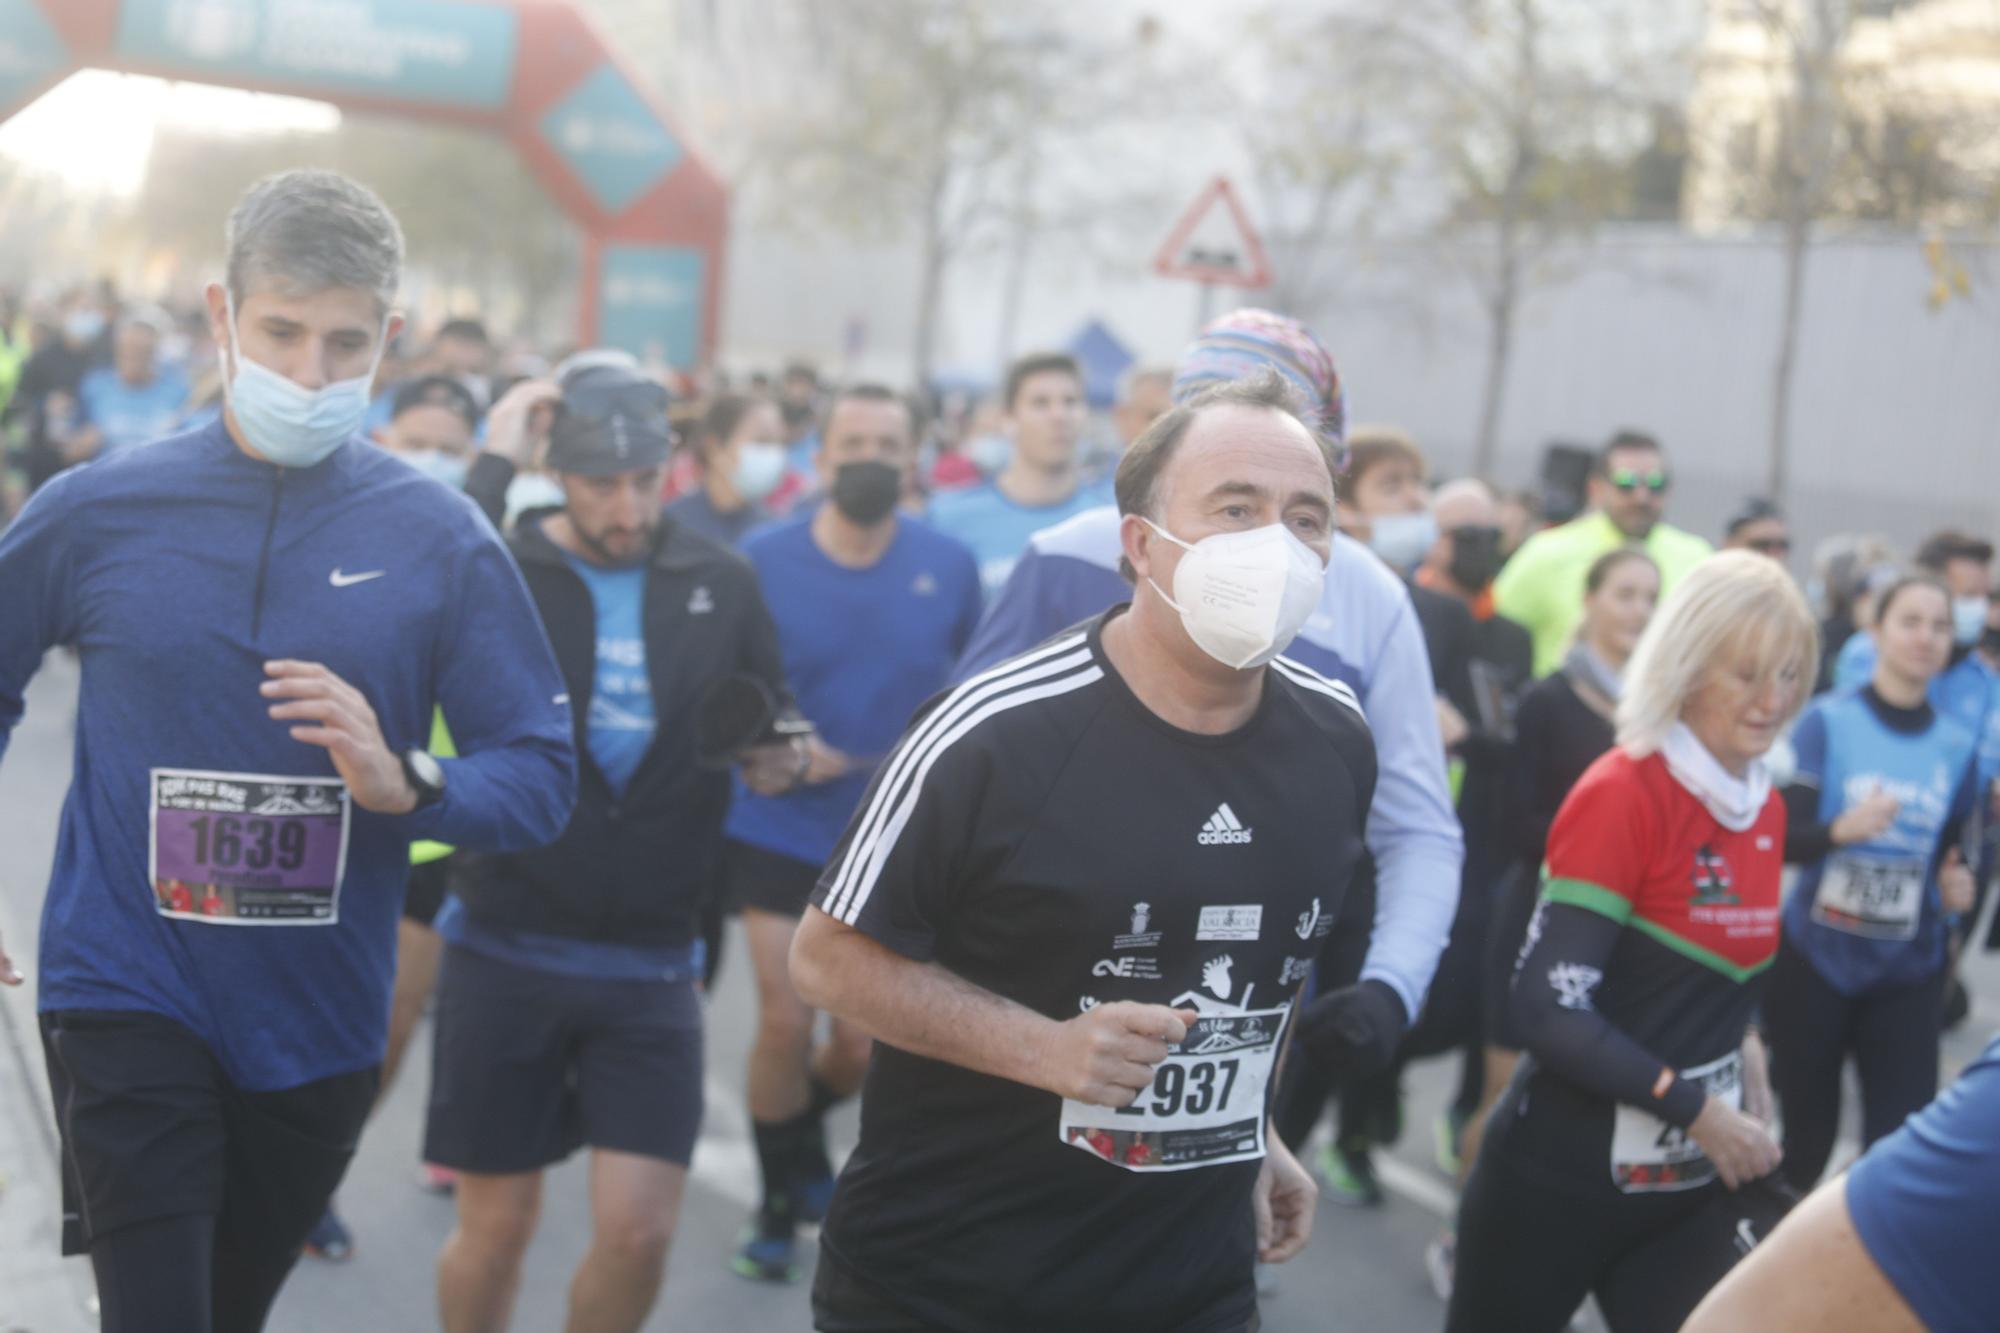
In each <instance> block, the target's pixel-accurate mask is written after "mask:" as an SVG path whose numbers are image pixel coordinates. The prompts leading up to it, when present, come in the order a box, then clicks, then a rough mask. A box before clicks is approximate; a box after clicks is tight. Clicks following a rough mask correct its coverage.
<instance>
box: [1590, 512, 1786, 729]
mask: <svg viewBox="0 0 2000 1333" xmlns="http://www.w3.org/2000/svg"><path fill="white" fill-rule="evenodd" d="M1746 666H1747V667H1748V668H1749V669H1750V670H1751V672H1752V673H1753V674H1754V676H1755V678H1756V679H1757V680H1758V681H1759V682H1764V681H1767V680H1769V679H1771V678H1772V677H1774V676H1776V677H1780V678H1783V679H1787V680H1789V681H1790V682H1792V683H1793V684H1794V686H1795V688H1794V689H1793V691H1792V696H1791V704H1790V709H1789V711H1788V712H1787V713H1786V714H1785V716H1784V718H1783V719H1781V725H1782V724H1789V723H1790V722H1791V720H1792V719H1793V718H1794V717H1797V716H1798V714H1799V710H1800V709H1802V708H1804V707H1805V705H1806V700H1807V697H1808V696H1809V695H1810V694H1811V693H1812V682H1813V678H1814V677H1815V676H1817V675H1818V673H1819V622H1818V621H1816V620H1814V619H1813V614H1812V609H1811V608H1810V607H1808V606H1807V605H1806V599H1805V597H1804V596H1803V595H1801V594H1800V592H1799V589H1798V585H1797V584H1795V583H1793V582H1792V578H1791V575H1789V574H1787V573H1786V572H1785V569H1784V566H1782V565H1780V564H1779V563H1778V562H1777V561H1775V560H1772V559H1771V558H1769V557H1768V556H1761V555H1757V554H1754V553H1753V552H1750V551H1723V552H1721V553H1720V554H1717V555H1712V556H1710V557H1708V559H1706V560H1704V561H1702V562H1701V563H1700V564H1698V565H1696V566H1695V567H1694V569H1693V570H1691V571H1690V572H1689V573H1688V575H1687V576H1686V577H1685V578H1683V579H1682V580H1681V581H1680V582H1679V583H1678V584H1676V585H1675V586H1674V590H1673V591H1672V592H1671V593H1669V594H1668V595H1667V600H1666V601H1665V603H1663V604H1662V605H1661V607H1660V609H1659V610H1658V611H1657V612H1656V613H1655V614H1654V616H1653V618H1652V620H1651V621H1650V622H1649V623H1648V624H1647V626H1646V632H1645V633H1644V634H1642V635H1640V636H1639V643H1638V646H1637V647H1636V648H1634V649H1633V650H1632V660H1631V661H1630V662H1628V663H1627V664H1626V666H1625V691H1624V693H1623V694H1622V695H1620V696H1619V699H1618V744H1619V747H1620V748H1621V749H1623V750H1624V751H1625V752H1626V753H1627V754H1629V755H1631V756H1632V757H1633V758H1634V759H1644V758H1645V757H1646V756H1647V755H1649V754H1652V753H1653V752H1654V751H1655V750H1657V749H1659V748H1660V747H1661V746H1662V745H1663V744H1665V743H1666V739H1667V733H1668V732H1670V731H1672V730H1673V728H1674V723H1676V722H1678V721H1680V720H1681V712H1682V710H1683V709H1685V708H1686V707H1687V702H1688V700H1689V698H1691V697H1692V696H1693V695H1694V694H1695V692H1696V691H1697V690H1699V689H1701V688H1702V687H1703V686H1704V685H1706V684H1708V683H1709V681H1710V680H1712V679H1714V678H1715V677H1716V676H1717V675H1719V674H1720V673H1723V672H1726V671H1730V670H1732V669H1738V668H1742V667H1746Z"/></svg>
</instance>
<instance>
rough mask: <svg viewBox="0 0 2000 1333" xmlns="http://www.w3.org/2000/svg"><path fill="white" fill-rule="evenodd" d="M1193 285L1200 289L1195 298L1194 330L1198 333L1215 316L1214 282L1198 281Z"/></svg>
mask: <svg viewBox="0 0 2000 1333" xmlns="http://www.w3.org/2000/svg"><path fill="white" fill-rule="evenodd" d="M1195 286H1197V287H1199V288H1200V289H1201V294H1200V295H1199V296H1197V297H1196V298H1195V307H1194V331H1195V332H1196V333H1200V332H1201V331H1202V330H1203V329H1205V328H1207V327H1208V324H1209V321H1210V320H1212V319H1214V318H1215V284H1214V283H1212V282H1199V283H1196V284H1195Z"/></svg>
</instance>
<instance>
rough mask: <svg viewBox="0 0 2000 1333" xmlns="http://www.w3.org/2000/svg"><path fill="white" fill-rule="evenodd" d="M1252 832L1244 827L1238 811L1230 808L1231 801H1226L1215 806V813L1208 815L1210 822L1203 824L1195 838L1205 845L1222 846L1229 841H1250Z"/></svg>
mask: <svg viewBox="0 0 2000 1333" xmlns="http://www.w3.org/2000/svg"><path fill="white" fill-rule="evenodd" d="M1250 833H1251V830H1249V829H1247V828H1244V827H1243V825H1242V823H1241V821H1239V820H1238V819H1237V818H1236V812H1235V811H1234V810H1231V809H1230V808H1229V802H1227V801H1224V802H1223V803H1222V804H1221V805H1218V806H1216V807H1215V813H1214V814H1212V815H1210V816H1209V817H1208V822H1207V823H1206V824H1203V825H1202V826H1201V832H1200V833H1198V834H1196V835H1195V839H1194V840H1195V841H1196V842H1197V843H1199V844H1201V845H1202V846H1203V847H1222V846H1226V845H1227V844H1229V843H1236V842H1248V841H1250Z"/></svg>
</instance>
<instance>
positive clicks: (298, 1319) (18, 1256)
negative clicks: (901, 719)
mask: <svg viewBox="0 0 2000 1333" xmlns="http://www.w3.org/2000/svg"><path fill="white" fill-rule="evenodd" d="M75 682H76V672H75V668H74V666H73V665H72V664H71V663H70V662H69V661H68V660H67V659H65V658H63V657H60V656H55V657H52V658H51V659H50V661H49V662H48V664H47V665H46V666H45V667H44V669H43V671H42V673H41V675H40V676H39V677H38V678H37V680H36V682H35V684H34V686H33V687H32V689H31V690H30V694H29V709H28V717H27V720H26V721H25V722H24V723H23V725H22V726H21V728H20V729H19V730H18V731H17V732H16V734H15V736H14V739H13V743H12V745H11V747H10V749H9V750H8V752H7V754H6V757H5V761H4V763H0V935H4V938H5V939H6V941H7V943H8V946H9V949H10V951H11V952H12V953H13V954H14V956H15V957H16V959H17V960H23V963H24V968H25V969H26V970H28V971H30V973H32V971H33V969H32V967H30V966H27V960H32V959H33V957H34V948H33V940H34V933H35V918H36V915H37V913H38V910H39V906H40V901H41V895H42V889H43V886H44V884H45V883H46V880H47V873H48V865H49V861H50V858H51V855H52V853H53V848H54V839H55V828H56V815H57V812H58V810H59V807H60V804H61V799H62V793H63V791H64V789H65V787H66V786H67V783H68V780H69V763H70V760H69V755H70V745H71V739H70V735H71V732H70V727H71V717H72V714H73V710H74V696H75ZM745 961H746V960H745V957H744V954H743V952H742V948H741V943H740V940H732V941H731V942H730V944H729V945H728V946H727V953H726V961H725V963H724V967H723V976H722V982H721V984H720V986H719V987H718V989H717V992H716V994H715V996H714V997H713V1000H712V1002H711V1004H710V1007H709V1026H708V1055H709V1059H708V1078H707V1091H708V1104H707V1117H706V1120H705V1123H704V1127H703V1134H702V1139H701V1142H700V1145H699V1146H698V1148H697V1149H696V1153H695V1165H694V1173H693V1180H692V1181H691V1183H690V1187H689V1190H688V1193H687V1197H686V1202H685V1205H684V1207H683V1210H682V1214H681V1219H680V1226H679V1230H678V1233H677V1236H676V1238H675V1242H674V1250H673V1256H672V1259H671V1262H670V1266H669V1272H668V1276H667V1283H666V1290H665V1293H664V1295H663V1297H662V1299H661V1301H660V1304H659V1307H658V1308H657V1310H656V1311H655V1313H654V1315H653V1318H652V1319H651V1320H650V1321H649V1322H648V1323H647V1325H646V1327H647V1328H648V1329H649V1330H660V1329H668V1328H682V1329H686V1328H699V1329H732V1330H734V1329H744V1330H765V1329H772V1330H778V1329H807V1328H809V1327H810V1319H809V1314H808V1307H807V1300H806V1284H805V1283H803V1282H802V1283H801V1284H800V1285H799V1286H796V1287H766V1286H759V1285H755V1284H751V1283H748V1282H745V1281H743V1280H742V1279H740V1278H737V1277H736V1276H735V1275H734V1274H732V1273H731V1272H730V1271H729V1268H728V1259H729V1255H730V1253H731V1251H732V1249H733V1247H734V1245H735V1242H736V1238H737V1232H738V1229H739V1228H740V1227H741V1225H742V1223H743V1221H744V1219H745V1216H746V1214H747V1211H748V1208H749V1205H750V1203H751V1201H752V1198H753V1195H754V1191H755V1187H756V1169H755V1158H754V1155H753V1153H752V1151H751V1147H750V1142H749V1134H748V1126H747V1124H746V1122H745V1117H744V1113H743V1110H742V1087H743V1066H744V1057H745V1054H746V1051H747V1047H748V1042H749V1037H750V1032H751V1018H752V1014H751V1009H750V1004H751V991H750V984H749V977H748V975H747V972H746V970H745V966H744V965H745ZM1971 974H1972V977H1973V985H1974V989H1975V993H1977V994H1982V995H1984V996H1988V997H1993V998H1995V999H2000V964H1996V963H1995V962H1994V961H1993V960H1992V959H1991V958H1990V957H1989V958H1984V959H1981V960H1978V961H1977V962H1976V963H1975V964H1974V965H1973V966H1972V969H1971ZM31 989H32V986H30V987H24V988H22V989H21V990H18V991H10V992H8V993H7V994H6V995H4V996H0V1333H16V1331H22V1333H71V1331H72V1330H79V1331H80V1330H88V1329H91V1328H94V1327H95V1320H94V1319H93V1318H92V1315H91V1304H90V1303H91V1299H92V1295H91V1281H90V1274H89V1270H88V1267H87V1265H85V1264H84V1263H82V1262H81V1261H77V1260H67V1261H66V1260H62V1259H60V1258H58V1257H57V1255H56V1239H55V1237H56V1213H57V1211H58V1210H57V1206H56V1192H55V1158H54V1136H53V1130H52V1126H51V1125H50V1121H49V1114H48V1099H47V1090H46V1084H45V1082H44V1080H43V1074H42V1069H41V1058H40V1051H39V1042H38V1039H37V1038H36V1036H35V1028H34V1020H33V1001H32V996H31V995H30V994H29V992H30V991H31ZM1996 1029H2000V1010H1996V1009H1995V1008H1994V1007H1992V1006H1991V1004H1990V1003H1989V1004H1982V1006H1981V1007H1980V1008H1979V1009H1978V1010H1977V1011H1976V1013H1975V1017H1974V1021H1973V1022H1971V1023H1969V1024H1967V1025H1966V1027H1965V1028H1963V1029H1961V1030H1960V1031H1959V1032H1958V1033H1956V1034H1954V1035H1953V1036H1952V1037H1950V1038H1949V1039H1948V1040H1947V1047H1946V1057H1947V1066H1948V1071H1947V1072H1950V1071H1951V1070H1954V1069H1956V1068H1957V1067H1958V1066H1959V1065H1961V1064H1963V1063H1964V1062H1965V1061H1967V1060H1969V1059H1970V1058H1972V1056H1973V1055H1975V1054H1976V1053H1977V1052H1978V1050H1979V1048H1980V1047H1981V1045H1983V1042H1984V1039H1985V1038H1986V1037H1987V1036H1988V1035H1990V1034H1991V1033H1992V1032H1994V1031H1995V1030H1996ZM428 1035H429V1034H428V1029H427V1026H426V1028H425V1029H424V1030H420V1032H419V1034H418V1038H417V1043H416V1045H415V1047H414V1048H413V1050H412V1053H411V1056H410V1060H409V1062H408V1064H407V1066H406V1068H405V1070H404V1072H403V1075H402V1077H401V1079H400V1080H399V1081H398V1083H397V1085H396V1087H395V1088H394V1089H393V1090H392V1091H391V1094H390V1096H389V1098H388V1100H387V1101H386V1102H385V1103H384V1105H383V1107H382V1109H381V1111H380V1113H379V1114H378V1116H377V1117H376V1119H375V1121H374V1123H373V1124H371V1125H370V1127H369V1130H368V1134H367V1137H366V1139H365V1140H364V1142H363V1145H362V1150H361V1153H360V1155H359V1156H358V1157H357V1159H356V1161H355V1163H354V1167H353V1169H352V1171H351V1172H350V1173H349V1176H348V1180H347V1183H346V1184H345V1185H344V1186H343V1187H342V1190H341V1193H340V1205H341V1211H342V1213H343V1215H344V1216H345V1217H346V1219H347V1221H348V1223H349V1225H350V1226H351V1227H352V1228H353V1230H354V1232H355V1236H356V1240H357V1247H358V1248H357V1253H356V1255H355V1257H354V1258H353V1260H352V1261H351V1262H349V1263H346V1264H341V1265H333V1264H325V1263H321V1262H318V1261H315V1260H310V1259H308V1260H306V1261H304V1262H302V1263H301V1265H300V1266H299V1269H298V1270H297V1272H296V1273H295V1274H294V1276H293V1278H292V1280H291V1282H290V1284H289V1286H288V1287H287V1288H286V1290H285V1292H284V1294H283V1296H282V1297H281V1298H280V1300H279V1304H278V1307H277V1310H276V1312H275V1314H274V1316H273V1318H272V1321H271V1325H270V1326H271V1328H272V1329H273V1330H274V1333H293V1331H297V1333H336V1331H337V1333H350V1330H353V1329H357V1328H372V1329H382V1330H388V1331H390V1333H400V1331H401V1330H411V1331H412V1333H417V1331H420V1330H426V1329H434V1328H436V1327H437V1322H436V1314H435V1308H436V1307H435V1297H434V1287H433V1278H434V1265H435V1260H436V1256H437V1252H438V1248H439V1246H440V1245H441V1244H442V1242H443V1240H444V1238H445V1235H446V1234H447V1232H448V1231H449V1230H450V1228H451V1219H452V1205H451V1203H450V1201H449V1200H448V1199H440V1198H436V1197H433V1196H431V1195H427V1194H425V1193H423V1192H421V1191H420V1190H419V1189H418V1188H417V1185H416V1173H417V1166H418V1160H417V1159H418V1151H419V1144H420V1141H421V1138H422V1120H423V1102H424V1097H425V1092H426V1087H427V1083H428V1064H429V1060H428ZM1455 1077H1456V1062H1455V1061H1438V1062H1432V1063H1430V1064H1428V1065H1424V1066H1420V1067H1418V1068H1417V1069H1415V1070H1413V1071H1411V1074H1410V1077H1409V1080H1408V1097H1409V1102H1408V1114H1407V1123H1408V1126H1409V1128H1408V1131H1407V1132H1406V1134H1405V1136H1404V1141H1403V1142H1402V1143H1401V1144H1400V1145H1399V1146H1398V1148H1397V1150H1396V1152H1395V1154H1394V1155H1393V1156H1392V1157H1391V1158H1390V1159H1388V1160H1387V1161H1385V1162H1384V1164H1383V1175H1384V1179H1385V1182H1386V1183H1387V1184H1389V1185H1390V1187H1391V1197H1390V1198H1389V1200H1388V1202H1387V1203H1386V1204H1385V1205H1383V1206H1382V1207H1381V1208H1378V1209H1367V1210H1352V1209H1347V1208H1343V1207H1341V1206H1339V1205H1337V1204H1334V1203H1331V1202H1328V1201H1325V1200H1324V1199H1323V1200H1322V1203H1321V1206H1320V1212H1319V1217H1318V1219H1317V1222H1316V1225H1315V1230H1314V1236H1313V1242H1312V1245H1311V1248H1310V1249H1308V1250H1307V1252H1306V1253H1305V1254H1304V1255H1303V1256H1301V1258H1300V1259H1298V1260H1296V1261H1294V1262H1293V1263H1292V1264H1290V1265H1288V1266H1286V1267H1285V1268H1283V1269H1280V1270H1277V1289H1276V1291H1275V1292H1273V1293H1272V1294H1270V1295H1268V1296H1267V1297H1266V1298H1265V1300H1264V1303H1263V1312H1264V1328H1265V1329H1266V1330H1267V1331H1268V1333H1307V1331H1308V1330H1311V1331H1312V1333H1327V1331H1328V1330H1367V1331H1368V1333H1388V1331H1392V1330H1431V1329H1436V1328H1438V1327H1439V1326H1440V1324H1441V1322H1442V1317H1443V1307H1442V1306H1441V1305H1440V1304H1439V1303H1438V1301H1437V1299H1436V1298H1435V1297H1434V1296H1433V1295H1432V1294H1431V1290H1430V1286H1429V1282H1428V1279H1427V1278H1426V1276H1425V1273H1424V1265H1423V1249H1424V1245H1425V1243H1426V1241H1428V1240H1429V1239H1430V1238H1431V1237H1432V1236H1433V1235H1435V1234H1436V1232H1437V1229H1438V1227H1439V1225H1440V1221H1441V1218H1442V1216H1443V1214H1444V1213H1445V1212H1447V1211H1448V1210H1449V1208H1450V1206H1451V1197H1452V1196H1451V1187H1450V1182H1449V1180H1448V1178H1447V1177H1446V1176H1444V1175H1443V1174H1442V1173H1441V1172H1440V1171H1439V1170H1438V1168H1437V1167H1436V1165H1435V1164H1434V1163H1433V1162H1432V1161H1431V1160H1430V1154H1431V1142H1432V1139H1431V1125H1432V1122H1433V1118H1434V1116H1435V1114H1436V1112H1437V1110H1438V1108H1439V1107H1440V1106H1441V1105H1442V1104H1443V1102H1444V1101H1445V1099H1446V1098H1447V1097H1448V1096H1449V1095H1450V1092H1451V1085H1452V1080H1453V1079H1455ZM1851 1119H1852V1117H1851V1116H1850V1120H1851ZM855 1124H856V1122H855V1116H854V1112H853V1110H852V1109H851V1108H847V1109H844V1110H843V1111H842V1112H839V1113H837V1114H836V1116H835V1119H834V1122H833V1127H834V1132H835V1137H836V1142H837V1144H839V1145H841V1146H843V1147H844V1146H845V1145H848V1144H851V1143H852V1141H853V1135H854V1132H855ZM1846 1151H1851V1149H1847V1150H1846ZM588 1238H589V1213H588V1200H587V1195H586V1178H585V1175H584V1173H583V1171H582V1170H581V1169H580V1167H579V1164H578V1163H577V1162H575V1161H572V1162H571V1163H570V1164H568V1165H567V1166H565V1167H564V1168H561V1169H559V1170H557V1171H555V1172H553V1173H552V1174H551V1178H550V1181H549V1187H548V1190H547V1193H546V1197H545V1202H544V1208H543V1214H542V1221H541V1228H540V1231H539V1233H538V1235H537V1237H536V1240H535V1244H534V1246H533V1248H532V1250H531V1251H530V1254H529V1258H528V1263H527V1271H526V1273H525V1275H524V1278H523V1282H522V1287H521V1298H520V1304H519V1307H518V1310H517V1314H516V1318H515V1321H514V1326H515V1327H516V1328H518V1329H522V1330H542V1329H555V1328H560V1327H561V1325H562V1319H563V1310H564V1301H565V1295H566V1291H567V1288H568V1285H569V1279H570V1275H571V1273H572V1272H573V1271H574V1269H575V1265H576V1263H577V1261H578V1260H579V1259H580V1258H581V1256H582V1254H583V1252H584V1249H585V1246H586V1244H587V1242H588ZM811 1248H812V1247H811V1246H807V1247H805V1254H806V1256H807V1257H808V1258H809V1257H810V1254H811ZM808 1280H809V1279H808Z"/></svg>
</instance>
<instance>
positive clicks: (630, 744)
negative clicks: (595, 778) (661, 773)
mask: <svg viewBox="0 0 2000 1333" xmlns="http://www.w3.org/2000/svg"><path fill="white" fill-rule="evenodd" d="M566 558H567V559H568V560H569V567H570V568H571V569H574V570H575V571H576V573H577V577H578V578H580V579H582V580H583V586H584V587H586V588H588V589H590V600H591V603H592V604H593V605H594V606H596V608H597V675H596V678H595V680H594V682H593V683H592V685H591V693H590V715H589V716H588V717H587V718H585V719H584V729H585V732H586V734H587V736H588V737H589V741H590V757H591V759H592V760H593V761H594V762H595V763H596V764H597V767H598V770H599V771H600V772H602V773H603V774H604V780H605V781H606V782H608V783H610V784H611V791H612V794H613V795H616V796H623V795H624V794H625V788H626V786H627V785H628V784H629V783H630V782H631V781H632V775H633V774H634V773H636V772H638V771H639V761H640V760H641V759H644V758H645V757H646V751H647V750H648V749H650V748H651V747H652V744H653V728H654V715H653V681H652V677H651V676H649V675H648V674H647V673H646V637H645V624H644V617H643V615H642V608H643V607H644V605H645V601H646V568H645V566H643V565H634V566H632V567H631V568H629V569H606V568H604V567H603V566H601V565H593V564H591V563H590V562H589V561H587V560H579V559H577V558H576V557H575V556H573V555H567V556H566Z"/></svg>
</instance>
